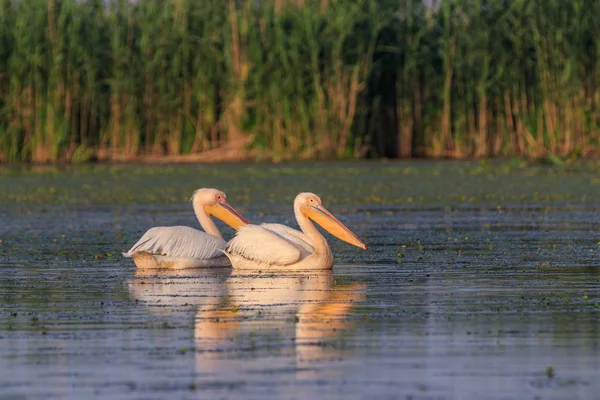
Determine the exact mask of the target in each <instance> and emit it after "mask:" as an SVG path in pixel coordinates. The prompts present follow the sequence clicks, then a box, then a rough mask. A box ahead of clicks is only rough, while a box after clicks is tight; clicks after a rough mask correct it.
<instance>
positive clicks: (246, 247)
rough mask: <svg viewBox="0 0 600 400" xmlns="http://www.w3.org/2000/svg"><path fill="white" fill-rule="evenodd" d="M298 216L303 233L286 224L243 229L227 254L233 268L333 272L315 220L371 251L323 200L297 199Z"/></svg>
mask: <svg viewBox="0 0 600 400" xmlns="http://www.w3.org/2000/svg"><path fill="white" fill-rule="evenodd" d="M294 214H295V216H296V220H297V221H298V225H299V226H300V229H301V230H302V232H300V231H298V230H296V229H292V228H290V227H288V226H286V225H282V224H261V225H245V226H242V227H240V229H239V230H238V231H237V232H236V235H235V237H234V238H233V239H232V240H231V241H229V243H227V246H226V247H225V250H224V253H225V255H226V256H227V257H229V259H230V260H231V265H232V267H233V268H234V269H254V270H256V269H258V270H325V269H331V268H332V266H333V255H332V254H331V249H330V248H329V245H328V244H327V241H326V240H325V238H324V237H323V235H321V233H320V232H319V231H318V230H317V228H316V227H315V225H314V224H313V223H312V222H311V220H312V221H314V222H316V223H318V224H319V225H320V226H321V227H323V228H324V229H325V230H327V231H328V232H329V233H331V234H332V235H334V236H336V237H337V238H339V239H341V240H343V241H345V242H348V243H350V244H352V245H354V246H357V247H360V248H361V249H364V250H366V249H367V246H365V244H364V243H363V242H361V241H360V240H359V239H358V238H357V237H356V236H355V235H354V234H353V233H352V232H351V231H350V229H348V228H347V227H346V226H344V224H342V223H341V222H340V221H338V220H337V218H336V217H334V216H333V215H332V214H331V213H330V212H329V211H327V209H326V208H325V207H323V205H322V204H321V199H320V198H319V196H317V195H316V194H314V193H300V194H298V195H297V196H296V199H295V200H294Z"/></svg>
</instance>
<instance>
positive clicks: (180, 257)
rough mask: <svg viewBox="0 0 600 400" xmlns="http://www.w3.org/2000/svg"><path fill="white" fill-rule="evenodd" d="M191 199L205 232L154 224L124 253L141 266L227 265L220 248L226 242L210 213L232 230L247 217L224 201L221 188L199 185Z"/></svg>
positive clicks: (245, 222)
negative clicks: (204, 187)
mask: <svg viewBox="0 0 600 400" xmlns="http://www.w3.org/2000/svg"><path fill="white" fill-rule="evenodd" d="M191 202H192V206H193V208H194V213H195V214H196V217H197V218H198V221H199V222H200V226H201V227H202V228H203V229H204V231H205V232H202V231H200V230H198V229H194V228H191V227H188V226H157V227H154V228H151V229H149V230H148V231H147V232H146V233H144V235H143V236H142V237H141V238H140V240H138V242H137V243H136V244H134V245H133V247H132V248H131V249H130V250H129V251H128V252H127V253H123V257H127V258H132V259H133V261H134V262H135V265H136V266H137V267H138V268H144V269H154V268H169V269H183V268H201V267H230V266H231V263H230V261H229V260H228V259H227V257H226V256H224V255H223V252H222V250H223V249H224V248H225V245H226V242H225V240H223V236H222V235H221V232H220V231H219V229H218V228H217V226H216V225H215V223H214V221H213V220H212V219H211V215H212V216H214V217H216V218H219V219H220V220H221V221H223V222H225V223H226V224H227V225H229V226H231V227H232V228H233V229H235V230H237V229H239V228H240V227H241V226H243V225H246V224H247V223H248V221H246V219H244V217H242V216H241V215H240V214H239V213H238V212H237V211H236V210H235V209H234V208H233V207H232V206H231V205H229V203H227V199H226V196H225V193H223V192H221V191H220V190H217V189H198V190H196V191H195V192H194V195H193V196H192V198H191Z"/></svg>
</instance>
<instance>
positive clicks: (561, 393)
mask: <svg viewBox="0 0 600 400" xmlns="http://www.w3.org/2000/svg"><path fill="white" fill-rule="evenodd" d="M598 172H599V169H598V166H597V165H596V164H589V163H588V164H579V165H574V166H568V167H561V168H557V167H552V166H531V165H526V164H525V163H520V162H493V163H479V162H460V163H455V162H387V163H386V162H360V163H313V164H310V165H309V164H282V165H275V166H270V165H269V166H266V165H265V166H263V165H256V164H249V165H216V166H135V165H127V166H105V165H96V166H81V167H41V168H21V167H11V168H8V167H4V168H2V169H0V188H1V190H0V240H1V242H0V278H1V279H0V299H1V304H0V371H2V374H0V397H1V398H11V399H12V398H14V399H20V398H90V397H92V396H97V397H103V398H133V399H142V398H143V399H153V398H156V399H158V398H167V397H168V398H198V397H200V398H211V399H212V398H244V399H246V398H250V399H264V398H281V399H297V398H298V399H299V398H332V399H337V398H339V399H349V398H350V399H354V398H356V399H467V398H474V399H481V398H485V399H536V398H539V399H565V398H569V399H589V398H594V397H595V396H596V394H597V393H599V392H600V379H599V378H600V372H599V371H600V348H599V342H600V340H599V337H600V323H599V322H600V304H599V303H600V296H599V289H600V274H599V273H598V272H599V269H598V266H599V265H600V262H599V259H598V255H597V253H598V251H600V247H599V241H600V236H599V235H598V232H599V222H598V221H600V218H599V217H600V178H598V177H599V176H600V175H599V173H598ZM198 187H218V188H220V189H222V190H224V191H225V192H226V193H227V194H228V200H229V202H230V203H231V204H232V205H233V206H234V207H236V208H237V209H238V210H239V211H240V212H242V213H243V214H244V216H246V217H247V218H248V219H249V220H251V221H265V222H284V223H288V224H295V222H294V221H293V218H292V215H293V213H292V210H291V203H292V201H293V198H294V196H295V194H296V193H298V192H300V191H313V192H315V193H317V194H319V195H320V196H321V198H322V200H323V202H324V204H325V206H326V207H328V209H329V210H330V211H332V212H333V213H334V214H336V215H337V216H338V217H339V218H340V220H342V221H343V222H344V223H346V224H347V225H348V227H350V229H352V230H353V231H354V232H355V233H356V234H357V236H358V237H360V238H361V239H363V241H364V242H365V243H366V244H367V246H368V248H369V249H368V251H366V252H364V251H362V250H360V249H358V248H354V247H351V246H349V245H347V244H346V243H343V242H340V241H339V240H337V239H335V238H333V237H331V236H329V235H328V236H327V237H328V240H329V242H330V245H331V247H332V250H333V252H334V256H335V258H336V264H335V266H334V269H333V271H327V272H322V273H310V274H301V273H291V274H284V275H282V274H277V275H257V274H249V273H237V272H232V271H230V270H229V269H221V270H188V271H182V272H178V273H167V272H160V273H156V272H144V271H136V270H135V268H134V266H133V264H132V262H131V260H126V259H122V258H121V257H120V252H121V251H126V250H127V249H128V248H129V247H130V246H131V245H132V244H133V243H134V242H135V241H136V240H137V239H138V238H139V237H140V236H141V235H142V234H143V233H144V231H145V230H146V229H148V228H150V227H152V226H157V225H190V226H197V225H196V222H195V220H194V216H193V213H192V211H191V204H190V203H189V197H190V195H191V193H192V192H193V190H195V189H196V188H198ZM219 226H220V227H223V224H219ZM223 232H224V234H225V236H226V237H230V236H231V234H232V232H231V230H230V229H229V228H227V227H223Z"/></svg>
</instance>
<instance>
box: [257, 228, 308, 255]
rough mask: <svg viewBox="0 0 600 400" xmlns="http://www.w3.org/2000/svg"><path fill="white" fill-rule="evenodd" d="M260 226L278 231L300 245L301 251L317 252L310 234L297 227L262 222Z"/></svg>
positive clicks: (285, 237)
mask: <svg viewBox="0 0 600 400" xmlns="http://www.w3.org/2000/svg"><path fill="white" fill-rule="evenodd" d="M260 226H262V227H265V228H266V229H269V230H271V231H273V232H276V233H277V234H279V235H280V236H282V237H283V238H284V239H287V240H289V241H290V242H292V243H293V244H295V245H297V246H299V247H300V248H301V251H304V252H306V253H307V254H312V253H314V252H315V248H314V247H313V246H312V244H311V242H310V239H309V238H308V236H306V235H305V234H304V233H303V232H301V231H299V230H297V229H293V228H290V227H289V226H287V225H283V224H260Z"/></svg>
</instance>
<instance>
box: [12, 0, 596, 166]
mask: <svg viewBox="0 0 600 400" xmlns="http://www.w3.org/2000/svg"><path fill="white" fill-rule="evenodd" d="M597 15H600V2H598V1H595V0H570V1H562V0H543V1H542V0H441V1H440V2H439V4H437V5H436V6H435V7H426V6H424V5H423V4H422V2H421V1H420V0H405V1H391V0H390V1H381V0H287V1H285V0H273V1H250V0H203V1H197V0H170V1H162V0H138V1H135V2H133V1H127V0H110V1H109V2H106V1H104V0H86V1H81V0H19V1H15V0H0V161H4V162H14V161H32V162H54V161H71V162H79V161H86V160H88V159H90V158H97V159H109V160H119V159H127V158H135V157H136V156H139V155H155V156H165V155H167V156H178V155H185V154H197V153H202V152H206V151H208V150H212V149H218V148H221V147H223V146H227V145H230V144H236V145H238V146H243V147H240V148H241V150H243V151H244V152H246V153H247V154H250V155H251V156H252V157H266V158H274V159H285V158H350V157H365V156H371V157H380V156H386V157H415V156H428V157H458V158H463V157H488V156H526V157H542V156H549V155H553V156H560V157H562V156H573V155H575V156H586V155H595V151H596V149H597V148H598V141H599V139H600V135H599V134H600V130H599V125H600V114H599V111H600V109H599V107H600V92H599V89H598V88H599V87H600V65H599V57H598V56H599V54H600V41H598V40H597V38H599V37H600V20H599V19H598V18H596V16H597ZM248 152H249V153H248Z"/></svg>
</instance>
